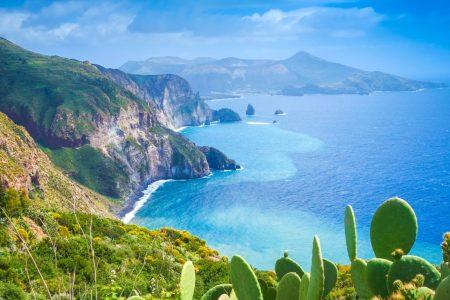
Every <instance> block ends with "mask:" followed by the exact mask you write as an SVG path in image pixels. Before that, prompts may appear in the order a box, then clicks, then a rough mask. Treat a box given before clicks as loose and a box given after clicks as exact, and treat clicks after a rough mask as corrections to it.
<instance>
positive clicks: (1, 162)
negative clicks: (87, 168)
mask: <svg viewBox="0 0 450 300" xmlns="http://www.w3.org/2000/svg"><path fill="white" fill-rule="evenodd" d="M0 185H1V186H2V187H4V188H13V189H16V190H24V191H26V192H35V193H34V194H35V195H38V196H37V197H34V198H33V202H32V205H33V206H35V207H37V206H41V207H46V208H47V209H52V210H55V209H61V210H70V211H72V210H77V211H82V212H87V213H93V214H98V215H102V216H108V217H112V215H111V213H110V211H115V210H117V207H115V206H114V205H113V204H112V203H111V202H109V201H108V200H107V199H105V198H104V197H102V196H100V195H99V194H97V193H95V192H93V191H91V190H89V189H87V188H85V187H83V186H82V185H80V184H78V183H76V182H74V181H73V180H71V179H70V178H68V177H67V176H66V175H65V174H63V173H62V172H61V171H60V170H59V169H58V168H56V167H55V166H54V165H53V164H52V162H51V161H50V159H49V158H48V156H47V155H45V153H44V152H42V151H41V150H40V149H39V148H38V147H37V145H36V143H35V142H34V140H33V139H32V138H31V136H30V135H29V134H28V132H27V131H26V130H25V129H24V128H23V127H21V126H17V125H16V124H14V123H13V122H12V121H11V120H10V119H9V118H8V117H7V116H6V115H5V114H3V113H0ZM44 199H45V201H44Z"/></svg>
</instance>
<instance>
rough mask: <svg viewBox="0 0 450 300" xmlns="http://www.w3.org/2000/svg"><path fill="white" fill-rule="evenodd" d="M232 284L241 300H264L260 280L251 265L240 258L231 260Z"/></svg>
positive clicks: (236, 257)
mask: <svg viewBox="0 0 450 300" xmlns="http://www.w3.org/2000/svg"><path fill="white" fill-rule="evenodd" d="M230 266H231V283H232V285H233V291H234V292H235V293H236V296H237V298H238V299H239V300H263V297H262V293H261V288H260V287H259V283H258V279H257V278H256V275H255V273H254V272H253V270H252V268H251V267H250V265H249V264H248V263H247V262H246V261H245V260H244V259H243V258H242V257H240V256H233V258H232V259H231V263H230Z"/></svg>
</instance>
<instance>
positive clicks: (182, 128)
mask: <svg viewBox="0 0 450 300" xmlns="http://www.w3.org/2000/svg"><path fill="white" fill-rule="evenodd" d="M186 128H187V126H182V127H178V128H175V129H174V130H173V131H176V132H180V131H183V130H185V129H186Z"/></svg>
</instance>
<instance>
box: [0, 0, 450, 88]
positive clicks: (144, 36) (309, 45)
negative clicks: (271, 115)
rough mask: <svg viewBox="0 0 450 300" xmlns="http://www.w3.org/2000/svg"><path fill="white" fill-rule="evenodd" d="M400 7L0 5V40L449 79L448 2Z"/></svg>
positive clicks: (78, 50) (317, 3)
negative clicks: (323, 63) (308, 62)
mask: <svg viewBox="0 0 450 300" xmlns="http://www.w3.org/2000/svg"><path fill="white" fill-rule="evenodd" d="M446 2H447V1H439V0H438V1H434V0H433V1H414V0H410V1H406V0H398V1H395V0H390V1H388V0H374V1H368V0H363V1H357V0H353V1H352V0H334V1H333V0H297V1H293V0H278V1H261V0H260V1H254V0H251V1H244V0H241V1H237V0H225V1H200V0H197V1H187V0H184V1H171V0H165V1H159V0H158V1H153V0H147V1H131V0H116V1H114V0H101V1H95V0H90V1H83V0H79V1H50V0H39V1H30V0H28V1H23V0H21V1H19V0H0V36H3V37H5V38H8V39H10V40H12V41H13V42H16V43H18V44H20V45H21V46H23V47H25V48H28V49H31V50H34V51H38V52H41V53H45V54H56V55H61V56H65V57H71V58H76V59H80V60H90V61H92V62H95V63H99V64H102V65H105V66H109V67H119V66H120V65H121V64H123V63H124V62H126V61H128V60H143V59H146V58H149V57H152V56H169V55H170V56H181V57H185V58H193V57H199V56H210V57H216V58H221V57H229V56H235V57H243V58H274V59H279V58H287V57H289V56H291V55H293V54H294V53H296V52H298V51H300V50H304V51H308V52H310V53H312V54H314V55H317V56H320V57H322V58H325V59H329V60H332V61H336V62H340V63H344V64H348V65H351V66H355V67H359V68H363V69H367V70H381V71H386V72H390V73H394V74H398V75H403V76H408V77H412V78H419V79H432V80H446V81H450V4H447V3H446Z"/></svg>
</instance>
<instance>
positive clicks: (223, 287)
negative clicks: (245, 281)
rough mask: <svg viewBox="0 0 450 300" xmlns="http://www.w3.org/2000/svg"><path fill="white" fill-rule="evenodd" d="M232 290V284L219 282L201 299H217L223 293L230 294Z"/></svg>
mask: <svg viewBox="0 0 450 300" xmlns="http://www.w3.org/2000/svg"><path fill="white" fill-rule="evenodd" d="M231 290H232V285H231V284H219V285H216V286H215V287H212V288H210V289H209V290H208V291H207V292H206V293H205V294H204V295H203V296H202V298H201V300H217V299H219V297H220V296H221V295H223V294H228V295H229V294H230V293H231Z"/></svg>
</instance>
